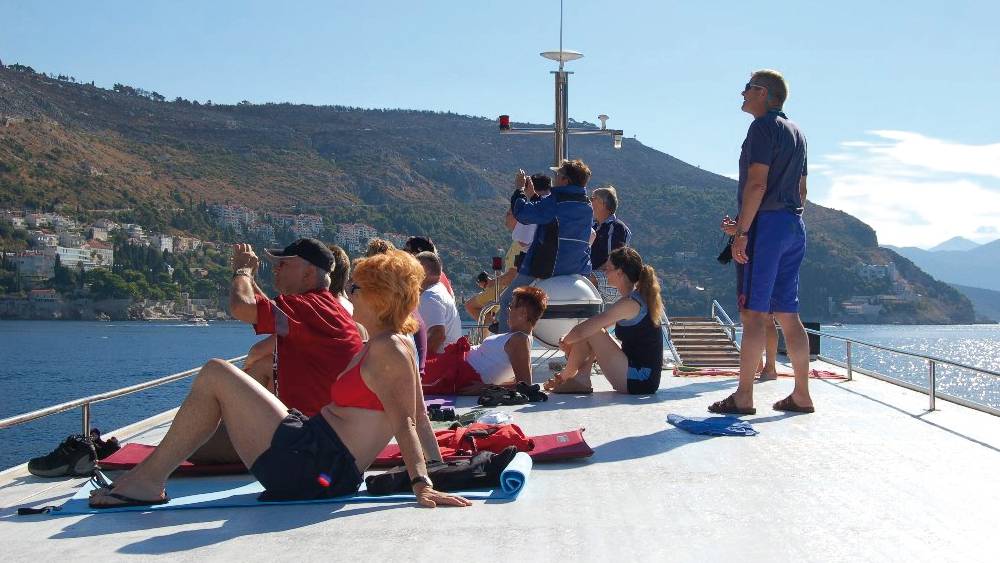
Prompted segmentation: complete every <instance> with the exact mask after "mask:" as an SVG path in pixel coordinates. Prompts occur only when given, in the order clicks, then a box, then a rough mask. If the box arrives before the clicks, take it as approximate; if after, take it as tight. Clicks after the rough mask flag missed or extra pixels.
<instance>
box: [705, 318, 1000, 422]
mask: <svg viewBox="0 0 1000 563" xmlns="http://www.w3.org/2000/svg"><path fill="white" fill-rule="evenodd" d="M716 311H718V312H719V313H721V315H722V316H721V317H718V316H716ZM712 316H713V317H715V318H718V319H720V323H722V319H725V321H727V322H726V323H722V324H723V325H724V326H728V328H729V329H730V330H731V331H732V333H733V335H734V336H733V339H734V341H735V333H736V323H734V322H733V321H732V319H730V318H729V315H728V314H726V310H725V309H723V308H722V305H720V304H719V303H718V302H717V301H712ZM805 331H806V333H808V334H815V335H817V336H820V337H826V338H833V339H835V340H842V341H844V343H845V346H844V348H845V350H844V352H845V356H846V362H843V363H841V362H839V361H836V360H833V359H832V358H828V357H826V356H819V358H820V359H821V360H823V361H826V362H830V363H832V364H835V365H840V366H842V367H844V368H845V369H847V379H848V381H850V380H851V379H853V377H854V372H855V371H857V372H860V373H864V374H866V375H870V376H872V377H876V378H877V379H881V380H882V381H885V382H887V383H892V384H894V385H899V386H901V387H906V388H907V389H911V390H913V391H917V392H920V393H925V394H927V396H928V399H929V401H928V407H929V408H928V410H931V411H933V410H936V408H937V399H943V400H945V401H948V402H952V403H956V404H960V405H962V406H965V407H968V408H971V409H975V410H978V411H981V412H985V413H989V414H992V415H997V416H1000V410H998V409H994V408H992V407H990V406H988V405H980V404H978V403H974V402H972V401H968V400H966V399H961V398H958V397H954V396H952V395H945V394H942V393H938V390H937V367H938V365H939V364H940V365H946V366H953V367H957V368H960V369H965V370H969V371H973V372H976V373H985V374H988V375H992V376H994V377H1000V373H998V372H995V371H993V370H990V369H986V368H979V367H975V366H970V365H968V364H963V363H962V362H956V361H953V360H948V359H945V358H940V357H937V356H931V355H929V354H918V353H916V352H907V351H906V350H899V349H896V348H891V347H889V346H883V345H881V344H874V343H872V342H865V341H864V340H858V339H856V338H848V337H846V336H839V335H836V334H829V333H826V332H822V331H819V330H814V329H811V328H807V329H805ZM854 344H857V345H860V346H867V347H869V348H874V349H876V350H882V351H884V352H890V353H893V354H898V355H900V356H909V357H911V358H917V359H920V360H924V361H926V362H927V374H928V382H927V383H928V385H927V388H923V387H920V386H919V385H914V384H912V383H908V382H904V381H902V380H899V379H896V378H894V377H890V376H887V375H884V374H881V373H878V372H874V371H870V370H865V369H861V368H858V367H855V366H854V354H853V346H852V345H854Z"/></svg>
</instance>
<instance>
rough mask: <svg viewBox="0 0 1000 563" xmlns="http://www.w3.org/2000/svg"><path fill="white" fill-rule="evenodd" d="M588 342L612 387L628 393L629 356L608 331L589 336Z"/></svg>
mask: <svg viewBox="0 0 1000 563" xmlns="http://www.w3.org/2000/svg"><path fill="white" fill-rule="evenodd" d="M587 343H588V344H589V345H590V347H591V349H592V350H593V351H594V358H595V360H596V361H597V365H599V366H601V373H603V374H604V377H605V379H607V380H608V383H610V384H611V387H612V388H613V389H614V390H615V391H617V392H619V393H628V358H627V357H625V352H622V348H621V346H620V345H619V344H618V342H617V341H615V339H614V338H611V335H610V334H608V331H606V330H602V331H601V332H598V333H597V334H594V335H593V336H591V337H590V338H588V339H587Z"/></svg>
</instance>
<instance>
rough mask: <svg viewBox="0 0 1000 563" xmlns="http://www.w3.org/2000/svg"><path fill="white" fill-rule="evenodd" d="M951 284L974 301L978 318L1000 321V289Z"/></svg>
mask: <svg viewBox="0 0 1000 563" xmlns="http://www.w3.org/2000/svg"><path fill="white" fill-rule="evenodd" d="M951 286H952V287H954V288H955V289H957V290H959V291H961V292H962V294H963V295H965V296H966V297H968V298H969V301H972V306H973V307H974V308H975V309H976V318H977V319H976V320H978V321H993V322H1000V291H993V290H992V289H983V288H981V287H969V286H967V285H959V284H957V283H953V284H951Z"/></svg>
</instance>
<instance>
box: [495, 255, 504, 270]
mask: <svg viewBox="0 0 1000 563" xmlns="http://www.w3.org/2000/svg"><path fill="white" fill-rule="evenodd" d="M502 269H503V258H502V257H500V256H494V257H493V270H494V271H497V272H499V271H500V270H502Z"/></svg>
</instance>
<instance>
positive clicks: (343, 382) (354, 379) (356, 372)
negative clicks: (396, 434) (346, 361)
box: [330, 343, 385, 411]
mask: <svg viewBox="0 0 1000 563" xmlns="http://www.w3.org/2000/svg"><path fill="white" fill-rule="evenodd" d="M367 355H368V343H366V344H365V348H364V350H363V351H362V352H361V357H360V358H359V359H358V363H357V364H355V365H354V367H349V368H347V369H346V370H344V372H343V373H341V374H340V375H339V376H337V380H336V381H334V382H333V385H332V386H331V387H330V394H331V395H332V399H333V402H334V403H335V404H336V405H337V406H340V407H356V408H359V409H369V410H373V411H384V410H385V407H383V406H382V401H379V400H378V397H377V396H376V395H375V393H374V392H372V390H371V389H369V388H368V385H366V384H365V380H364V379H362V378H361V364H363V363H364V362H365V356H367Z"/></svg>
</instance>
